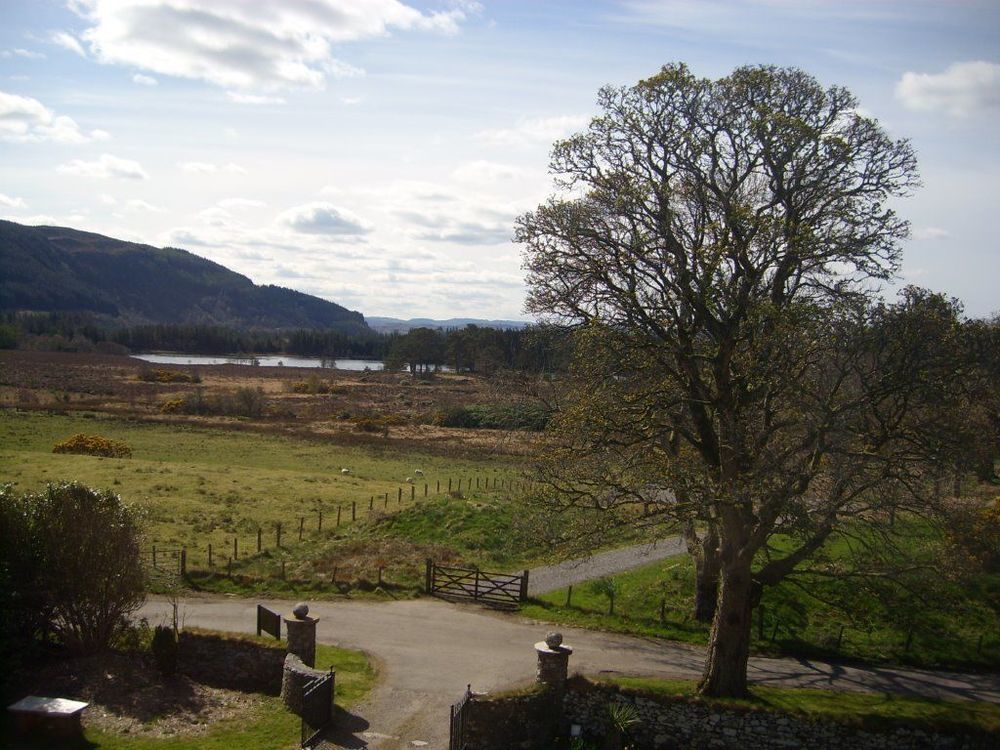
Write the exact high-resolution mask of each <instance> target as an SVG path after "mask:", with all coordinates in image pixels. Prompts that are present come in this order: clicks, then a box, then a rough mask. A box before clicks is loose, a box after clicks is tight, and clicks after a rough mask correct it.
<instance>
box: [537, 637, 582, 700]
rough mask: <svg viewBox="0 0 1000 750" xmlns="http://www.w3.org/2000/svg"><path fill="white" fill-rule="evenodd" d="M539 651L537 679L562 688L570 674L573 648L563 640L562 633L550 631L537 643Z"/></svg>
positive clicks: (550, 685)
mask: <svg viewBox="0 0 1000 750" xmlns="http://www.w3.org/2000/svg"><path fill="white" fill-rule="evenodd" d="M535 651H537V652H538V672H537V673H536V679H537V680H538V682H541V683H543V684H545V685H548V686H549V687H553V688H557V689H562V687H563V686H564V685H565V684H566V677H567V675H568V674H569V655H570V654H572V653H573V648H572V647H571V646H567V645H566V644H564V643H563V642H562V633H548V634H546V636H545V640H544V641H539V642H538V643H536V644H535Z"/></svg>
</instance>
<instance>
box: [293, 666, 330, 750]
mask: <svg viewBox="0 0 1000 750" xmlns="http://www.w3.org/2000/svg"><path fill="white" fill-rule="evenodd" d="M333 693H334V673H333V671H332V670H331V671H330V674H328V675H327V676H326V677H320V678H319V679H317V680H314V681H313V682H311V683H310V684H309V685H308V686H307V687H306V689H305V691H304V692H303V693H302V728H301V736H300V742H299V746H300V747H312V746H313V745H314V744H315V743H316V741H317V740H319V739H321V737H322V734H323V730H325V729H326V728H327V727H328V726H330V722H331V721H333Z"/></svg>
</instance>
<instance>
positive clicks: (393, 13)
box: [63, 0, 478, 93]
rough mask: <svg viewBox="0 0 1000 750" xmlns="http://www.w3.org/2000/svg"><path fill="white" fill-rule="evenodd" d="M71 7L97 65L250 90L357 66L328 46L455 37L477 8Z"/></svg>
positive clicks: (80, 2)
mask: <svg viewBox="0 0 1000 750" xmlns="http://www.w3.org/2000/svg"><path fill="white" fill-rule="evenodd" d="M71 7H73V8H74V10H76V11H77V12H78V13H79V14H80V15H81V16H82V17H83V18H84V20H85V21H86V22H87V24H88V27H87V28H86V29H85V30H84V31H83V32H82V34H81V35H80V38H81V39H82V40H83V41H84V42H85V43H86V44H87V46H88V48H89V51H90V53H91V54H93V55H94V56H95V57H96V58H97V59H98V60H100V61H101V62H105V63H114V64H122V65H129V66H133V67H136V68H140V69H142V70H147V71H152V72H155V73H160V74H162V75H169V76H177V77H180V78H190V79H196V80H203V81H208V82H210V83H213V84H215V85H217V86H222V87H224V88H227V89H232V90H234V91H237V92H250V93H252V92H265V93H266V92H274V91H279V90H283V89H290V88H321V87H322V86H323V85H324V83H325V80H326V78H327V76H335V77H339V76H345V75H355V74H357V73H358V70H357V68H354V67H353V66H350V65H348V64H346V63H343V62H341V61H340V60H337V59H336V58H334V57H333V55H332V49H331V48H332V46H333V45H335V44H340V43H343V42H350V41H356V40H360V39H370V38H373V37H380V36H385V35H387V34H389V33H390V32H392V31H395V30H399V31H407V30H415V31H433V32H439V33H444V34H454V33H456V32H457V31H458V29H459V24H460V23H461V22H462V21H464V20H465V18H466V17H467V15H468V13H469V11H471V10H478V7H477V6H475V5H474V4H468V3H467V4H458V5H456V6H455V7H453V8H452V9H451V10H447V11H431V12H427V13H424V12H421V11H420V10H417V9H416V8H413V7H411V6H409V5H407V4H405V3H404V2H401V0H365V2H357V0H282V2H280V3H248V2H245V0H184V2H178V1H176V0H74V2H73V3H72V6H71ZM67 36H68V35H67ZM69 38H70V39H73V41H76V40H75V39H74V38H73V37H69ZM63 41H64V42H65V40H63ZM67 46H68V43H67Z"/></svg>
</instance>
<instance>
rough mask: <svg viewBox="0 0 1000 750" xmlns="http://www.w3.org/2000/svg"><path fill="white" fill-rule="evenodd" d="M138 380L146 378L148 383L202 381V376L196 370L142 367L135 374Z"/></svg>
mask: <svg viewBox="0 0 1000 750" xmlns="http://www.w3.org/2000/svg"><path fill="white" fill-rule="evenodd" d="M135 379H136V380H144V381H146V382H147V383H200V382H201V376H199V375H198V373H196V372H191V373H188V372H181V371H180V370H166V369H164V368H162V367H161V368H157V369H155V370H152V369H146V368H144V369H142V370H140V371H139V374H138V375H136V376H135Z"/></svg>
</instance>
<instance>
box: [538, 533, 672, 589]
mask: <svg viewBox="0 0 1000 750" xmlns="http://www.w3.org/2000/svg"><path fill="white" fill-rule="evenodd" d="M685 551H686V547H685V546H684V540H683V539H682V538H681V537H679V536H674V537H669V538H667V539H661V540H659V541H657V542H653V543H652V544H637V545H635V546H632V547H622V548H621V549H613V550H611V551H610V552H600V553H598V554H596V555H591V556H590V557H584V558H580V559H578V560H567V561H565V562H561V563H558V564H556V565H545V566H542V567H539V568H532V570H531V571H530V574H529V575H528V592H529V593H530V594H531V596H538V594H544V593H546V592H549V591H555V590H556V589H561V588H565V587H566V586H572V585H574V584H577V583H580V582H582V581H589V580H592V579H594V578H600V577H601V576H607V575H613V574H615V573H621V572H623V571H626V570H631V569H632V568H638V567H639V566H641V565H647V564H649V563H652V562H656V561H657V560H662V559H664V558H666V557H673V556H674V555H680V554H683V553H684V552H685Z"/></svg>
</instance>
